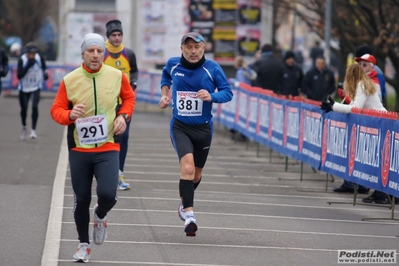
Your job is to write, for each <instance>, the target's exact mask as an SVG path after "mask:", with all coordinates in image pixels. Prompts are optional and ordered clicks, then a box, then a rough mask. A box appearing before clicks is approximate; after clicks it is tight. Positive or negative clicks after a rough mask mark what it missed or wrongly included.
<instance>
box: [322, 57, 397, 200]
mask: <svg viewBox="0 0 399 266" xmlns="http://www.w3.org/2000/svg"><path fill="white" fill-rule="evenodd" d="M344 90H345V92H346V94H347V95H348V96H349V98H350V99H352V100H351V102H350V103H349V104H341V103H336V102H334V100H333V99H332V98H331V97H329V98H328V102H322V104H321V105H320V107H321V109H322V110H324V111H326V112H329V111H331V110H333V111H336V112H340V113H350V112H351V110H352V108H353V107H357V108H365V109H372V110H379V111H386V109H385V107H384V106H383V105H382V103H381V99H380V96H379V91H378V90H377V87H376V85H375V83H374V82H373V81H372V80H371V79H370V77H369V76H368V75H367V74H366V72H365V71H364V70H363V68H362V66H361V65H359V64H352V65H349V66H348V68H347V69H346V75H345V80H344ZM341 187H342V186H341ZM364 190H367V191H368V189H366V188H364ZM352 191H353V189H352ZM335 192H350V190H349V189H348V190H346V191H343V190H342V189H341V190H339V191H338V190H337V191H335ZM358 192H359V193H361V191H359V189H358ZM362 201H363V202H365V203H373V202H375V203H377V204H387V203H389V199H388V198H387V197H386V195H385V193H383V192H381V191H378V190H374V192H373V193H372V194H371V195H370V196H368V197H366V198H364V199H362Z"/></svg>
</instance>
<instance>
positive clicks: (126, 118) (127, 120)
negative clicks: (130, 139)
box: [120, 114, 129, 123]
mask: <svg viewBox="0 0 399 266" xmlns="http://www.w3.org/2000/svg"><path fill="white" fill-rule="evenodd" d="M120 115H121V116H123V118H125V122H126V123H127V122H129V115H128V114H120Z"/></svg>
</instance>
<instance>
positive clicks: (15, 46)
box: [10, 42, 22, 52]
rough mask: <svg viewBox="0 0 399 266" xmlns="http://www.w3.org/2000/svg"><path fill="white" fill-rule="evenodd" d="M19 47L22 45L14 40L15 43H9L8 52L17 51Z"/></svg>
mask: <svg viewBox="0 0 399 266" xmlns="http://www.w3.org/2000/svg"><path fill="white" fill-rule="evenodd" d="M21 48H22V46H21V45H20V44H19V43H17V42H15V43H13V44H11V46H10V52H16V51H19V50H21Z"/></svg>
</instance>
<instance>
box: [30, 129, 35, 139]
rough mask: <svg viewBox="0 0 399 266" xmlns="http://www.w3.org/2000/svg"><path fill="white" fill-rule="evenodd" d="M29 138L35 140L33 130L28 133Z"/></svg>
mask: <svg viewBox="0 0 399 266" xmlns="http://www.w3.org/2000/svg"><path fill="white" fill-rule="evenodd" d="M29 138H31V139H35V138H37V135H36V131H35V130H33V129H32V131H31V132H30V135H29Z"/></svg>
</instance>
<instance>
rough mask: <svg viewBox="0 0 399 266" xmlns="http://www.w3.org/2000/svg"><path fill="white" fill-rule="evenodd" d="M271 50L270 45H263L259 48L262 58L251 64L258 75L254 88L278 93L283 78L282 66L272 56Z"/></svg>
mask: <svg viewBox="0 0 399 266" xmlns="http://www.w3.org/2000/svg"><path fill="white" fill-rule="evenodd" d="M272 50H273V47H272V45H271V44H264V45H263V46H262V48H261V51H262V56H261V57H260V58H259V59H258V60H256V61H255V62H254V63H253V64H252V68H253V70H254V71H255V72H256V74H257V75H258V76H257V78H256V80H255V86H257V87H261V88H263V89H268V90H272V91H274V92H275V93H279V92H280V86H281V79H282V77H283V64H282V63H281V61H280V60H279V59H278V58H277V57H276V56H274V55H273V52H272Z"/></svg>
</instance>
